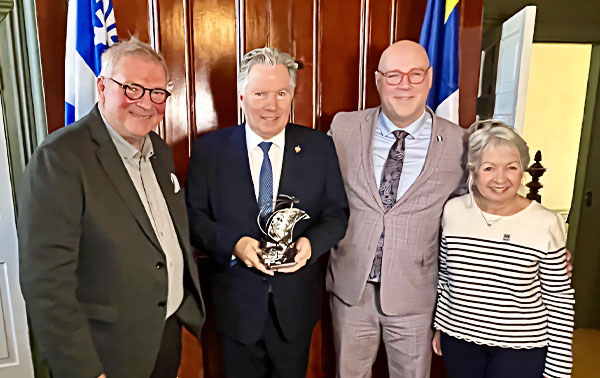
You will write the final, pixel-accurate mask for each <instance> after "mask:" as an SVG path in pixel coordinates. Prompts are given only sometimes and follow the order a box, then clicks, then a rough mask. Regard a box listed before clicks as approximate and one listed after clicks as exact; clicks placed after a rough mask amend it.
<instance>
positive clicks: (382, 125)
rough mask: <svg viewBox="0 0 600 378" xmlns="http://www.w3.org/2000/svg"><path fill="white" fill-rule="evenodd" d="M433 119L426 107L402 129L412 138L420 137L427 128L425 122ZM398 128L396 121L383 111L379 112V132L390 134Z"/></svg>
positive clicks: (384, 134) (385, 134)
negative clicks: (414, 119)
mask: <svg viewBox="0 0 600 378" xmlns="http://www.w3.org/2000/svg"><path fill="white" fill-rule="evenodd" d="M431 121H432V117H431V114H429V112H428V111H427V109H426V110H425V111H424V112H423V114H422V115H421V116H420V117H419V118H417V120H416V121H414V122H413V123H411V124H410V125H408V126H406V127H405V128H403V129H402V130H403V131H406V132H407V133H408V135H409V137H410V138H411V139H418V138H419V137H420V136H421V134H422V133H423V130H424V129H425V124H426V123H427V122H431ZM398 129H399V127H398V126H396V125H394V123H393V122H392V121H391V120H390V119H389V118H388V117H387V116H386V115H385V114H384V113H383V111H380V112H379V118H378V121H377V132H378V133H379V135H382V136H388V135H390V134H391V133H393V132H394V131H396V130H398Z"/></svg>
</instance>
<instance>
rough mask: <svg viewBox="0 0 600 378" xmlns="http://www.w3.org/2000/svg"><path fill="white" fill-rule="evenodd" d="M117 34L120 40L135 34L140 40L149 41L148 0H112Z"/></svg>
mask: <svg viewBox="0 0 600 378" xmlns="http://www.w3.org/2000/svg"><path fill="white" fill-rule="evenodd" d="M112 4H113V8H114V12H115V23H116V24H117V36H118V37H119V41H120V40H122V39H128V38H129V36H135V37H137V38H138V39H139V40H140V41H143V42H146V43H147V42H149V41H150V39H149V36H148V1H147V0H112Z"/></svg>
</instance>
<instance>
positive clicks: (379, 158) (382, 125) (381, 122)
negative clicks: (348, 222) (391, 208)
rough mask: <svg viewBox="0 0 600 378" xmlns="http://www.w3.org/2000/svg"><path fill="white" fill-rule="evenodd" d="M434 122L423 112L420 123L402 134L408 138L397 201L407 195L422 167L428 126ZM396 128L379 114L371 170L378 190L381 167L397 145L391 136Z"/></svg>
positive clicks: (427, 147)
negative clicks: (373, 170) (373, 171)
mask: <svg viewBox="0 0 600 378" xmlns="http://www.w3.org/2000/svg"><path fill="white" fill-rule="evenodd" d="M432 122H433V119H432V117H431V114H429V112H428V111H425V113H423V115H422V116H421V117H419V119H417V120H416V121H415V122H413V123H411V124H410V125H408V126H406V127H405V128H404V129H403V130H404V131H406V132H407V133H408V134H409V135H408V136H407V137H406V142H405V148H404V150H405V151H404V163H403V166H402V175H400V182H399V183H398V192H397V196H396V200H398V199H399V198H400V197H402V196H403V195H404V193H406V191H407V190H408V188H410V187H411V185H412V184H413V183H414V182H415V180H416V179H417V177H418V176H419V174H421V171H422V170H423V166H424V165H425V158H427V151H428V150H429V142H430V140H431V125H432ZM398 129H399V128H398V127H397V126H396V125H394V124H393V123H392V121H390V119H389V118H388V117H387V116H386V115H385V114H383V112H381V113H379V118H378V119H377V128H376V129H375V138H374V139H373V168H374V169H375V179H376V182H377V188H379V185H380V183H381V175H382V173H383V167H384V165H385V161H386V160H387V157H388V153H389V151H390V148H391V147H392V145H393V144H394V142H396V136H395V135H394V134H393V132H394V131H395V130H398Z"/></svg>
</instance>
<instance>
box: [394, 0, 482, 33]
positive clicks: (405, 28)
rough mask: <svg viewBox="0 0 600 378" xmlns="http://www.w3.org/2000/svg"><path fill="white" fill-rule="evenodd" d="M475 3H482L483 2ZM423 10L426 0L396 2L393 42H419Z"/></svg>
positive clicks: (399, 0) (400, 0) (398, 0)
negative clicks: (406, 40) (407, 40)
mask: <svg viewBox="0 0 600 378" xmlns="http://www.w3.org/2000/svg"><path fill="white" fill-rule="evenodd" d="M476 1H481V2H483V0H476ZM425 9H427V0H396V36H395V38H394V40H395V41H399V40H401V39H410V40H411V41H415V42H419V38H420V37H421V26H422V25H423V20H424V19H425Z"/></svg>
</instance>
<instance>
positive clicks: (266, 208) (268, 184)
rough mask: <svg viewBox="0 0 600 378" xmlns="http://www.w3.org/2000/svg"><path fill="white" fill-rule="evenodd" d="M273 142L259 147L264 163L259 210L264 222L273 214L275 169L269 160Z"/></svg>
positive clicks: (260, 182)
mask: <svg viewBox="0 0 600 378" xmlns="http://www.w3.org/2000/svg"><path fill="white" fill-rule="evenodd" d="M272 144H273V143H272V142H262V143H260V144H259V145H258V147H260V149H261V150H262V151H263V162H262V165H261V166H260V178H259V181H258V208H259V210H260V219H261V221H262V222H264V221H265V220H266V218H267V217H268V216H269V215H270V214H271V213H272V212H273V169H272V168H271V160H270V159H269V149H270V148H271V145H272Z"/></svg>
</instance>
